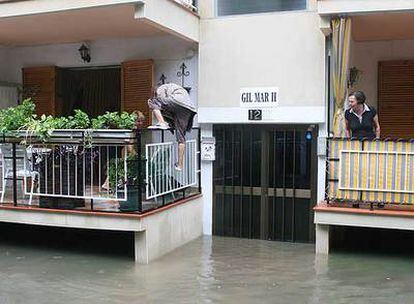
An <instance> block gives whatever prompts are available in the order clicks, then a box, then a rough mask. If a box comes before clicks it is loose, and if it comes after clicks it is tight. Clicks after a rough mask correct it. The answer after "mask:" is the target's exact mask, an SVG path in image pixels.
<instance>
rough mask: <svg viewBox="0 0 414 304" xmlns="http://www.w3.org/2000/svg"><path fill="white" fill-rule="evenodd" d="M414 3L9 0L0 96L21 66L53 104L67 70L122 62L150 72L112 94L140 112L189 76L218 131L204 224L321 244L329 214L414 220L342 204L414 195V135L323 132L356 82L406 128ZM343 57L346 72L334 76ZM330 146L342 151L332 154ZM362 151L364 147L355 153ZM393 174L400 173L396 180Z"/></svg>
mask: <svg viewBox="0 0 414 304" xmlns="http://www.w3.org/2000/svg"><path fill="white" fill-rule="evenodd" d="M413 10H414V1H409V0H406V1H398V3H396V2H395V1H391V0H390V1H388V0H384V1H375V0H365V1H361V0H322V1H316V0H295V1H287V0H286V1H285V0H279V1H270V0H267V1H265V0H263V1H244V2H243V1H232V0H202V1H197V2H193V1H172V0H146V1H126V0H124V1H120V0H117V1H113V0H112V1H109V0H107V1H103V0H100V1H82V0H77V1H52V0H29V1H5V2H4V3H1V4H0V45H1V47H0V63H1V65H0V73H1V77H0V81H2V90H1V92H2V94H3V96H4V98H3V101H2V102H4V105H3V106H6V105H11V104H13V101H14V100H15V99H16V96H17V95H18V92H17V91H16V90H15V89H14V88H19V87H22V88H24V87H25V80H26V81H28V79H34V80H32V81H34V82H35V84H37V85H40V86H42V85H45V81H44V79H45V78H46V79H48V81H47V82H46V85H45V87H42V92H43V93H44V95H42V98H40V99H39V100H38V104H39V106H40V107H41V108H42V109H43V110H42V111H45V113H46V112H47V111H50V109H53V111H52V112H47V113H49V114H55V115H59V114H61V112H60V111H61V107H60V106H59V104H58V103H59V98H57V97H56V98H55V96H57V95H58V94H57V93H59V92H56V91H55V88H57V87H58V86H57V83H59V79H61V78H60V77H62V76H61V75H62V73H64V72H65V71H79V70H82V69H86V68H88V69H99V67H101V68H107V69H109V68H115V69H116V70H117V71H118V72H117V73H119V75H118V76H113V77H115V78H114V79H118V80H120V79H121V78H122V77H123V75H124V76H125V75H127V76H128V77H130V80H128V81H126V82H125V81H123V82H120V83H121V87H120V89H119V90H121V91H122V90H124V91H128V90H129V89H130V88H134V86H137V85H138V86H139V85H140V84H142V83H145V85H143V87H142V86H139V87H138V90H139V92H140V94H141V95H140V97H133V98H132V101H131V100H128V101H127V100H123V97H122V96H125V95H124V94H119V100H118V101H117V104H116V105H112V106H113V107H114V108H115V109H118V108H119V109H126V103H127V104H128V106H131V104H132V105H133V107H134V109H138V110H141V111H142V112H144V113H146V114H147V116H149V112H148V109H147V106H146V100H147V99H148V96H149V93H150V89H151V87H152V86H154V85H157V84H160V83H162V82H176V83H178V84H182V85H183V86H186V87H191V91H190V96H191V98H192V100H193V102H194V103H195V104H196V105H197V108H198V115H197V123H198V125H199V126H200V128H201V132H202V138H204V141H205V142H211V141H212V140H211V139H212V138H214V139H215V149H216V150H215V151H216V153H215V160H214V161H212V160H208V159H204V160H202V162H201V167H200V169H201V170H200V171H201V186H202V199H201V201H202V212H200V213H199V216H200V220H199V221H198V223H200V225H201V223H202V230H203V233H204V234H215V235H224V236H232V237H243V238H259V239H268V240H278V241H290V242H316V244H317V246H316V249H317V252H321V253H322V252H323V253H326V252H328V251H329V237H330V227H331V226H356V227H366V226H369V227H373V228H375V227H378V228H390V229H408V230H412V229H414V225H413V224H412V223H411V221H412V220H411V218H410V215H409V213H408V215H407V211H404V212H403V211H401V210H392V211H387V210H382V209H381V210H369V209H364V208H352V206H351V207H350V206H349V204H351V203H353V204H356V203H358V202H360V203H361V206H362V205H363V204H368V205H370V204H371V205H372V206H373V207H374V209H376V205H377V204H378V203H383V202H385V203H386V204H387V205H390V206H392V205H393V203H397V204H400V205H401V204H404V206H405V205H409V204H410V203H412V195H413V183H414V181H413V179H412V177H409V176H410V175H409V173H410V172H411V171H412V169H413V167H414V162H413V160H412V154H410V153H412V151H413V150H410V149H412V147H411V146H410V145H409V144H408V143H409V142H408V141H405V142H407V144H406V146H401V147H400V145H403V144H399V143H397V141H395V146H394V144H390V143H387V144H384V147H383V146H382V143H381V142H379V143H378V148H377V146H376V144H375V145H374V144H371V143H369V144H368V146H366V147H365V148H364V146H363V144H351V143H349V144H348V143H347V142H346V140H344V143H342V144H341V145H340V144H337V142H335V143H332V141H333V139H329V137H331V135H335V136H337V137H338V136H341V133H340V130H339V131H338V130H336V129H335V128H337V127H338V123H337V124H335V123H334V120H335V116H338V115H339V114H338V113H339V112H342V111H343V110H344V108H345V107H346V103H345V102H344V101H345V100H346V92H349V91H351V90H357V89H360V90H363V91H365V92H366V94H367V97H368V103H369V104H370V105H372V106H374V107H377V108H378V109H379V115H380V122H381V124H382V126H383V130H384V132H386V133H387V134H386V137H389V138H400V137H413V136H414V134H413V135H411V136H410V132H412V130H413V129H414V126H413V118H412V115H413V113H411V112H410V111H411V110H410V109H412V108H414V107H410V102H414V101H413V100H412V99H411V98H412V96H413V95H412V94H413V93H412V92H411V91H410V89H409V85H407V84H410V81H412V79H411V78H410V77H411V76H407V77H405V78H404V77H403V78H397V79H396V78H395V75H411V74H410V71H411V67H412V64H413V63H412V61H411V59H412V57H413V55H412V50H413V48H414V47H413V46H414V43H413V41H414V40H413V39H414V32H412V31H411V28H414V27H412V26H411V25H412V24H411V23H412V20H413V18H412V14H413ZM335 22H339V23H338V24H339V25H338V27H337V28H334V26H333V24H336V23H335ZM335 31H336V32H335ZM346 33H347V34H346ZM347 35H348V36H347ZM346 37H347V38H346ZM335 39H336V40H335ZM338 39H339V40H338ZM335 41H340V42H341V43H340V45H341V47H340V48H338V47H335V45H336V44H335ZM82 44H86V45H88V46H89V47H90V52H91V58H92V59H91V61H90V62H84V61H83V60H82V59H81V58H80V56H79V52H78V49H79V47H80V46H81V45H82ZM344 46H346V49H344ZM340 54H342V55H340ZM343 54H345V55H343ZM337 62H341V63H343V65H341V67H343V70H344V71H343V73H342V74H341V75H345V76H342V78H340V81H339V83H340V85H341V86H342V87H339V88H338V87H337V86H336V87H335V85H334V83H336V82H335V81H337V80H338V76H337V75H338V73H339V72H338V65H337V64H336V63H337ZM183 63H184V65H185V70H184V71H183V70H182V64H183ZM379 67H380V68H379ZM351 68H354V69H352V71H353V74H352V76H353V77H352V83H350V78H351V77H350V76H351V73H350V71H351ZM62 71H63V72H62ZM128 71H130V72H129V73H128ZM187 72H188V73H187ZM339 74H340V73H339ZM116 77H118V78H116ZM335 77H336V78H335ZM335 79H336V80H335ZM395 79H396V80H395ZM381 81H382V82H381ZM128 83H130V84H131V86H130V87H128ZM401 83H403V85H402V86H399V84H401ZM10 88H11V89H10ZM341 88H342V89H341ZM51 89H53V90H52V92H51ZM395 92H397V93H395ZM399 92H402V93H401V94H398V93H399ZM52 95H53V98H51V97H50V96H52ZM38 96H39V95H38ZM395 96H397V97H398V96H399V98H394V97H395ZM401 96H402V97H401ZM401 98H402V99H401ZM107 106H108V107H110V106H111V105H110V104H108V105H107ZM341 107H342V108H341ZM92 108H93V107H92ZM401 109H404V110H401ZM97 111H98V110H97ZM399 113H405V114H404V115H405V116H404V117H403V118H401V117H400V116H398V115H397V114H399ZM396 115H397V116H396ZM410 115H411V116H410ZM336 119H337V120H338V119H339V118H336ZM401 119H403V120H404V121H405V123H400V122H401ZM148 123H149V121H148ZM396 130H397V131H396ZM337 131H338V132H337ZM331 133H332V134H331ZM411 134H412V133H411ZM389 141H391V142H392V143H394V141H392V140H391V139H390V140H389ZM345 142H346V143H345ZM374 146H375V147H374ZM367 147H368V151H369V153H367V152H366V150H367ZM374 148H375V149H374ZM333 149H337V150H335V151H336V152H335V153H337V155H334V156H332V155H331V154H329V153H332V151H333ZM364 149H365V150H364ZM381 149H382V150H381ZM385 150H386V151H387V153H388V152H392V153H391V154H390V153H388V154H389V155H390V156H387V157H391V158H392V157H394V158H392V159H391V158H390V159H387V165H388V166H390V165H389V164H391V163H394V162H395V165H392V167H391V168H390V171H391V172H393V173H392V174H391V175H390V176H389V178H388V179H389V180H387V182H385V184H384V185H382V183H380V182H379V180H380V178H382V179H384V178H383V177H381V176H382V175H381V176H380V173H379V170H380V168H379V165H378V166H375V164H376V163H380V162H379V161H378V162H376V161H373V160H374V159H375V160H376V159H380V158H379V157H380V156H381V157H382V155H383V154H385V152H384V151H385ZM361 151H365V152H363V153H366V154H367V155H368V156H367V157H366V159H364V160H361V162H358V166H355V167H350V166H349V163H350V162H351V156H352V157H354V156H355V155H357V156H355V157H357V158H358V157H360V155H361V153H362V152H361ZM200 153H201V152H200ZM347 153H348V154H349V155H348V154H347ZM393 153H394V154H393ZM388 154H387V155H388ZM338 155H345V156H344V157H349V160H346V159H345V158H341V157H337V156H338ZM350 155H351V156H350ZM364 155H365V154H364ZM379 155H380V156H379ZM341 159H343V161H342V160H341ZM361 159H362V158H361ZM384 161H385V159H384ZM365 162H366V163H365ZM364 164H365V165H364ZM347 168H348V169H347ZM381 168H382V167H381ZM401 168H408V171H406V172H408V173H406V174H405V179H404V181H400V180H398V181H397V180H395V181H394V178H395V177H394V176H398V172H400V171H401ZM352 169H353V170H355V171H358V172H361V178H360V179H358V180H359V181H358V182H357V184H352V183H351V181H350V182H349V183H348V182H346V179H344V178H342V179H341V177H340V176H336V175H335V172H339V171H340V170H342V171H341V172H345V173H344V174H345V175H346V176H350V175H351V172H350V170H352ZM346 170H348V171H346ZM364 170H365V171H364ZM404 170H407V169H404ZM346 172H347V173H346ZM363 172H375V174H370V173H368V174H366V173H363ZM377 172H378V173H377ZM358 176H359V175H358ZM367 178H371V179H370V180H368V179H367ZM410 178H411V179H410ZM350 180H351V179H350ZM381 181H382V180H381ZM364 182H366V183H367V185H363V183H364ZM388 183H391V184H392V185H395V184H396V183H399V184H401V185H402V186H401V187H400V188H398V189H397V191H396V192H394V190H393V189H391V186H389V185H388ZM380 184H381V185H380ZM330 189H331V190H330ZM376 193H385V194H387V193H388V194H389V195H390V198H384V199H381V198H378V195H376ZM401 193H403V194H404V196H403V197H402V196H401V195H400V194H401ZM395 194H397V196H396V195H395ZM373 197H374V198H373ZM326 202H329V204H327V203H326ZM374 205H375V206H374ZM390 212H391V213H390ZM392 212H394V213H392ZM201 217H202V218H201ZM315 224H316V225H315ZM200 229H201V228H200ZM315 231H316V233H315Z"/></svg>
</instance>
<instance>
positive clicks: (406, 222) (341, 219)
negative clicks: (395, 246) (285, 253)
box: [314, 205, 414, 254]
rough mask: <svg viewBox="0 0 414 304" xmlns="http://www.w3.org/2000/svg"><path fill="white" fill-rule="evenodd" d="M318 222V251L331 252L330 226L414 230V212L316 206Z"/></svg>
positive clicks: (316, 221) (316, 220) (322, 252)
mask: <svg viewBox="0 0 414 304" xmlns="http://www.w3.org/2000/svg"><path fill="white" fill-rule="evenodd" d="M314 211H315V220H314V222H315V224H316V247H315V250H316V253H318V254H328V253H329V240H330V226H345V227H364V228H382V229H397V230H414V212H412V211H397V210H368V209H358V208H341V207H328V206H323V205H319V206H316V207H315V208H314Z"/></svg>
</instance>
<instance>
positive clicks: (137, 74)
mask: <svg viewBox="0 0 414 304" xmlns="http://www.w3.org/2000/svg"><path fill="white" fill-rule="evenodd" d="M153 78H154V62H153V60H150V59H149V60H134V61H128V62H124V63H122V77H121V109H122V110H123V111H127V112H133V111H140V112H142V114H144V115H145V125H146V126H147V125H149V124H151V114H150V112H149V109H148V103H147V101H148V99H149V98H150V97H151V91H152V87H153Z"/></svg>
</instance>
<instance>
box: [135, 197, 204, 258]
mask: <svg viewBox="0 0 414 304" xmlns="http://www.w3.org/2000/svg"><path fill="white" fill-rule="evenodd" d="M142 225H143V227H144V230H145V231H143V232H136V233H135V259H136V261H137V262H138V263H142V264H147V263H149V262H150V261H153V260H154V259H156V258H158V257H161V256H163V255H164V254H166V253H168V252H170V251H172V250H174V249H176V248H178V247H180V246H182V245H184V244H186V243H188V242H189V241H192V240H194V239H196V238H198V237H199V236H201V235H202V233H203V200H202V197H198V198H196V199H193V200H191V201H188V202H187V203H185V204H180V205H178V206H176V207H175V208H170V209H168V210H165V211H163V212H158V213H156V214H153V215H151V216H147V217H145V218H143V219H142Z"/></svg>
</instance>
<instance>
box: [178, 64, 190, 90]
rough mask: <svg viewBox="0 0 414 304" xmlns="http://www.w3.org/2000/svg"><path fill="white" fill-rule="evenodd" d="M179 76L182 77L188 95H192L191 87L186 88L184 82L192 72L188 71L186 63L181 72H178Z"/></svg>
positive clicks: (181, 67)
mask: <svg viewBox="0 0 414 304" xmlns="http://www.w3.org/2000/svg"><path fill="white" fill-rule="evenodd" d="M177 76H178V77H181V86H182V87H183V88H184V89H186V90H187V92H188V93H190V91H191V87H186V86H185V81H184V80H185V77H188V76H190V71H187V66H186V65H185V63H184V62H183V63H182V64H181V65H180V70H179V71H178V72H177Z"/></svg>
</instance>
